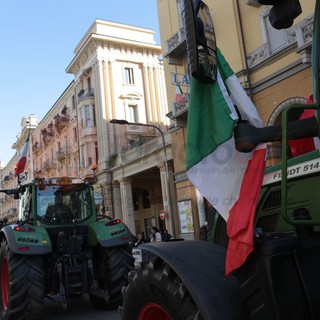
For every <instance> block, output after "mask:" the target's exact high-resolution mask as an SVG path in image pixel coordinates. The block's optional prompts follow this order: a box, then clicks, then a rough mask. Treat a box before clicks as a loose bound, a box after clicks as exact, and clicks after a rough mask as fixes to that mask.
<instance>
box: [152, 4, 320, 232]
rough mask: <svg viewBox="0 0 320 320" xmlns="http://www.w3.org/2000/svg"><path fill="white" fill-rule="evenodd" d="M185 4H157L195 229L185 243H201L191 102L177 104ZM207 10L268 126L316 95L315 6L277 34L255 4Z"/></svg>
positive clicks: (175, 135)
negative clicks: (191, 172)
mask: <svg viewBox="0 0 320 320" xmlns="http://www.w3.org/2000/svg"><path fill="white" fill-rule="evenodd" d="M183 2H184V1H183V0H176V1H172V0H157V5H158V15H159V24H160V34H161V42H162V46H163V48H164V57H165V62H164V63H165V64H164V67H165V77H166V85H167V93H168V101H169V104H170V103H171V104H172V110H171V112H170V118H171V119H172V124H171V127H170V131H171V134H172V152H173V160H174V167H175V173H174V178H175V185H176V191H177V201H178V207H179V216H181V215H182V216H183V215H185V212H186V209H187V210H188V211H189V212H190V211H191V212H192V220H193V221H192V222H193V228H191V229H189V230H188V229H185V228H183V227H182V225H181V223H180V233H181V234H182V236H183V237H184V238H198V237H199V232H200V226H202V225H203V224H204V223H205V221H206V214H205V213H206V212H205V211H206V209H205V200H204V199H203V198H202V196H201V195H200V194H199V193H198V192H197V191H196V190H195V188H194V187H193V186H192V185H191V184H190V182H189V180H188V178H187V175H186V169H185V142H186V126H187V115H188V103H187V104H186V105H183V104H179V102H177V101H175V98H176V93H177V88H178V86H177V85H179V87H180V89H181V91H182V94H183V96H184V98H185V100H186V101H187V99H188V90H189V83H190V78H189V72H188V62H187V57H186V40H185V39H186V34H185V29H184V23H183ZM204 2H205V3H206V4H207V5H208V6H209V8H210V11H211V15H212V17H213V23H214V27H215V33H216V42H217V46H218V47H219V49H220V50H221V51H222V53H223V55H224V56H225V58H226V60H227V61H228V62H229V64H230V66H231V68H232V69H233V71H234V73H235V74H236V75H237V76H238V78H239V80H240V81H241V83H242V85H243V87H244V88H245V90H246V91H247V93H248V95H249V96H250V97H251V99H252V100H253V102H254V104H255V105H256V107H257V109H258V112H259V114H260V116H261V118H262V120H263V121H264V123H265V124H266V125H273V124H276V123H279V122H280V121H281V111H282V110H283V108H284V107H285V106H287V105H288V104H290V103H294V102H297V103H301V102H302V103H304V102H305V101H306V99H307V98H308V97H309V96H310V95H311V93H312V79H311V68H310V64H311V40H312V23H313V9H314V5H315V1H314V0H312V1H307V0H301V1H300V2H301V6H302V14H301V15H299V16H298V17H297V18H296V19H295V21H294V23H293V25H292V26H291V27H289V28H287V29H282V30H276V29H274V28H273V27H272V26H271V24H270V22H269V19H268V13H269V11H270V9H271V6H263V5H260V4H258V3H257V1H256V0H230V1H222V0H204ZM280 157H281V154H280V149H279V145H277V144H276V143H274V144H273V145H269V146H268V159H267V160H268V163H269V164H272V163H275V162H277V161H278V160H279V158H280Z"/></svg>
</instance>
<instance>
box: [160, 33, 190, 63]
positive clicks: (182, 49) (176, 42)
mask: <svg viewBox="0 0 320 320" xmlns="http://www.w3.org/2000/svg"><path fill="white" fill-rule="evenodd" d="M166 45H167V52H166V53H165V54H164V56H165V58H167V60H168V63H169V64H173V65H181V64H182V58H183V57H184V56H185V55H186V33H185V29H184V27H182V28H181V29H180V30H179V31H178V32H177V33H175V34H174V35H173V36H172V37H171V38H169V39H168V40H167V41H166Z"/></svg>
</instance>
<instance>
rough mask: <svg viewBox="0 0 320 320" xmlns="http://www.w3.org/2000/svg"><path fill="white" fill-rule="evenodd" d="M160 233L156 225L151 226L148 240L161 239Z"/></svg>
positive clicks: (155, 240) (156, 240)
mask: <svg viewBox="0 0 320 320" xmlns="http://www.w3.org/2000/svg"><path fill="white" fill-rule="evenodd" d="M161 240H162V238H161V233H160V231H159V229H158V228H157V227H152V228H151V234H150V242H158V241H161Z"/></svg>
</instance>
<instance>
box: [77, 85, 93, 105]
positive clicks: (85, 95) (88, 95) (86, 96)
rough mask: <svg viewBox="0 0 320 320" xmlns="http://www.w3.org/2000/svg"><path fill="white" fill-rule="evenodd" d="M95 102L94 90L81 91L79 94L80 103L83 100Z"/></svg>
mask: <svg viewBox="0 0 320 320" xmlns="http://www.w3.org/2000/svg"><path fill="white" fill-rule="evenodd" d="M91 99H93V100H94V89H93V88H90V89H81V90H80V91H79V93H78V102H80V101H82V100H91Z"/></svg>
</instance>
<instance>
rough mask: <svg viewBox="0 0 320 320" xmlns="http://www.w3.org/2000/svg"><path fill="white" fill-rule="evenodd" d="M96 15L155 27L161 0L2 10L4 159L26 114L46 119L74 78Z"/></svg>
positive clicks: (60, 2)
mask: <svg viewBox="0 0 320 320" xmlns="http://www.w3.org/2000/svg"><path fill="white" fill-rule="evenodd" d="M95 19H103V20H108V21H113V22H119V23H124V24H129V25H133V26H137V27H143V28H148V29H152V30H154V31H155V36H154V37H155V41H156V43H157V44H160V34H159V22H158V15H157V0H116V1H114V0H90V1H84V0H28V1H26V0H15V1H2V3H1V10H0V39H1V49H0V61H1V64H2V65H1V72H2V81H1V82H0V97H1V98H0V111H1V116H0V161H4V162H5V164H6V163H8V162H9V161H10V160H11V158H12V157H13V156H14V154H15V152H16V151H15V150H14V149H12V146H13V144H14V143H15V142H16V140H17V135H18V134H19V133H20V132H21V120H22V118H23V117H24V116H29V115H30V114H35V115H36V116H37V117H38V119H39V120H41V119H42V118H43V117H44V116H45V115H46V113H47V112H48V111H49V109H50V108H51V107H52V106H53V105H54V103H55V102H56V101H57V100H58V98H59V97H60V95H61V94H62V93H63V91H64V90H65V89H66V88H67V86H68V85H69V84H70V82H71V81H72V80H73V76H72V75H71V74H67V73H66V72H65V70H66V68H67V66H68V65H69V63H70V62H71V60H72V59H73V57H74V53H73V51H74V49H75V47H76V46H77V44H78V43H79V41H80V40H81V38H82V37H83V35H84V34H85V33H86V31H87V30H88V29H89V27H90V26H91V24H92V23H93V21H94V20H95Z"/></svg>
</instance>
